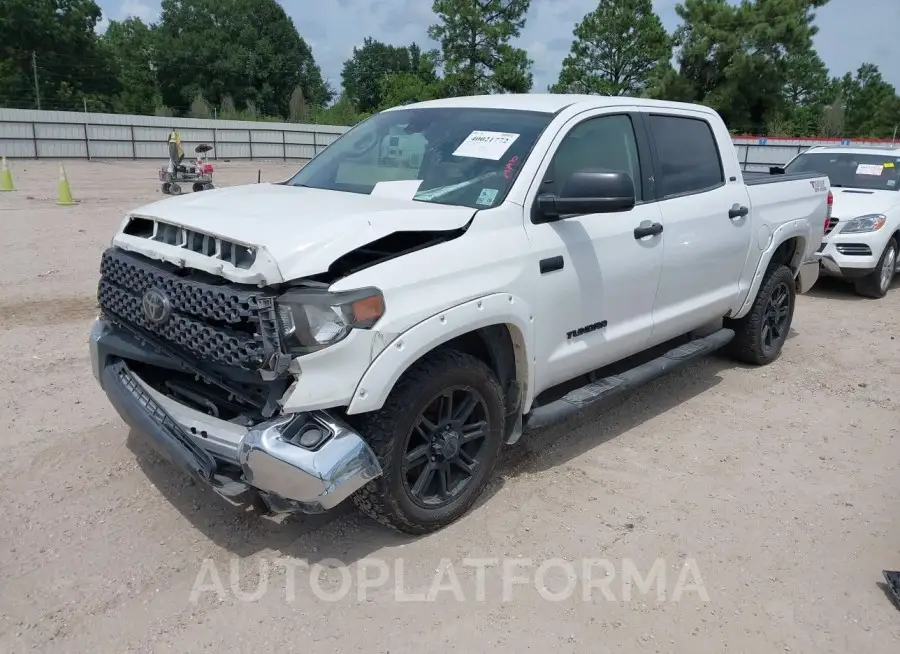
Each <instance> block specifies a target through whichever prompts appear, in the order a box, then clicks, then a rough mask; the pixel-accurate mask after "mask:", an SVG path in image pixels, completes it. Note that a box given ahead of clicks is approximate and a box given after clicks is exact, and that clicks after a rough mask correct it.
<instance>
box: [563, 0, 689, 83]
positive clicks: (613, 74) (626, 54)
mask: <svg viewBox="0 0 900 654" xmlns="http://www.w3.org/2000/svg"><path fill="white" fill-rule="evenodd" d="M573 34H574V36H575V40H574V41H573V42H572V48H571V50H570V53H569V55H568V56H567V57H566V58H565V59H564V60H563V64H562V71H561V72H560V74H559V81H557V83H556V84H555V85H554V86H552V87H551V89H550V90H551V91H552V92H554V93H597V94H601V95H639V94H641V93H643V92H644V91H645V90H646V89H647V88H648V87H649V86H650V85H651V83H652V82H653V81H654V77H653V75H654V72H655V71H656V70H657V69H658V68H660V67H661V66H662V67H665V66H668V65H669V63H668V61H669V59H670V58H671V57H672V44H671V42H670V39H669V35H668V34H667V33H666V30H665V28H664V27H663V25H662V21H660V19H659V16H657V15H656V14H655V13H654V11H653V4H652V2H651V0H600V2H599V3H598V4H597V8H596V9H594V11H592V12H590V13H589V14H587V15H586V16H585V17H584V19H583V20H582V21H581V22H580V23H578V24H577V25H576V26H575V29H574V31H573Z"/></svg>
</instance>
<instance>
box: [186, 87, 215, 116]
mask: <svg viewBox="0 0 900 654" xmlns="http://www.w3.org/2000/svg"><path fill="white" fill-rule="evenodd" d="M190 116H191V118H212V117H213V110H212V107H210V106H209V103H208V102H207V101H206V99H205V98H204V97H203V93H198V94H197V95H196V96H195V97H194V101H193V102H191V112H190Z"/></svg>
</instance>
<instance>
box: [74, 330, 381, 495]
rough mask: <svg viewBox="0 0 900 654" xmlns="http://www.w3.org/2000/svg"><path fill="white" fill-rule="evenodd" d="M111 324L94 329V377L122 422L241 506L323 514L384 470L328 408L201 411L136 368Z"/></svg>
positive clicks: (92, 363)
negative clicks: (248, 414)
mask: <svg viewBox="0 0 900 654" xmlns="http://www.w3.org/2000/svg"><path fill="white" fill-rule="evenodd" d="M122 349H123V348H122V347H121V345H120V342H119V341H117V339H116V335H115V333H114V328H113V326H112V325H111V324H110V323H109V322H107V321H106V320H104V319H102V318H98V319H97V320H96V321H95V322H94V325H93V327H92V329H91V334H90V354H91V365H92V367H93V371H94V376H95V377H96V378H97V380H98V381H99V383H100V385H101V387H102V388H103V390H104V391H105V392H106V395H107V397H108V398H109V400H110V402H111V403H112V405H113V406H114V408H115V409H116V411H117V412H118V413H119V415H120V416H121V417H122V419H123V420H125V422H127V423H128V424H129V425H131V426H132V427H133V428H134V429H135V431H136V432H138V433H139V434H140V435H142V436H143V437H145V438H146V439H147V440H148V441H149V442H150V444H151V445H152V446H153V447H154V449H156V450H157V451H159V452H160V454H162V455H163V456H164V457H165V458H167V459H168V460H169V461H171V462H172V463H173V464H175V465H176V466H178V467H180V468H181V469H183V470H184V471H186V472H187V473H188V474H190V475H191V476H192V477H194V478H195V479H197V480H199V481H201V482H203V483H205V484H207V485H209V486H210V487H212V489H213V490H215V491H216V492H217V493H218V494H219V495H221V496H222V497H224V498H226V499H227V500H229V501H230V502H232V503H234V504H238V505H242V504H250V503H255V502H256V501H257V500H262V502H264V503H265V504H266V506H267V507H268V508H269V509H270V510H272V511H274V512H295V511H296V512H302V513H320V512H323V511H327V510H329V509H331V508H334V507H335V506H337V505H338V504H340V503H341V502H343V501H344V500H345V499H347V498H348V497H349V496H350V495H352V494H353V493H355V492H356V491H357V490H359V489H360V488H362V487H363V486H364V485H365V484H367V483H368V482H369V481H371V480H372V479H375V478H376V477H378V476H380V475H381V466H380V465H379V463H378V460H377V458H376V457H375V453H374V452H373V451H372V449H371V448H370V447H369V446H368V445H367V444H366V442H365V441H364V440H363V439H362V437H361V436H360V435H359V434H357V433H356V432H354V431H353V430H352V429H351V428H350V427H348V426H347V425H345V424H344V423H343V422H341V421H340V420H338V419H336V418H335V417H333V416H331V415H330V414H328V413H327V412H325V411H310V412H303V413H291V414H284V415H281V416H278V417H275V418H273V419H271V420H269V421H267V422H263V423H260V424H257V425H254V426H252V427H244V426H242V425H239V424H236V423H233V422H227V421H224V420H220V419H218V418H214V417H212V416H209V415H206V414H204V413H201V412H199V411H196V410H194V409H192V408H190V407H187V406H185V405H183V404H180V403H178V402H176V401H175V400H173V399H171V398H169V397H167V396H165V395H163V394H162V393H159V392H158V391H156V390H155V389H153V388H151V387H150V386H149V385H148V384H147V383H146V382H144V381H143V380H142V379H141V378H140V376H138V375H137V374H136V373H135V372H134V371H132V370H131V369H130V368H129V366H128V364H127V360H126V359H125V358H123V357H122V354H127V352H123V351H122Z"/></svg>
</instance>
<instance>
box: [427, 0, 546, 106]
mask: <svg viewBox="0 0 900 654" xmlns="http://www.w3.org/2000/svg"><path fill="white" fill-rule="evenodd" d="M530 5H531V0H434V4H433V5H432V9H433V10H434V12H435V13H436V14H437V16H438V19H439V20H440V22H439V23H437V24H435V25H432V26H431V27H429V28H428V35H429V36H430V37H431V38H432V39H434V40H435V41H437V42H438V43H440V44H441V54H442V64H443V69H444V93H446V94H449V95H474V94H485V93H504V92H505V93H527V92H528V91H530V90H531V86H532V83H533V76H532V74H531V65H532V63H533V62H532V61H531V59H529V58H528V54H527V53H526V52H525V51H524V50H522V49H520V48H515V47H513V46H511V45H510V44H509V42H510V40H511V39H513V38H515V37H518V36H519V34H520V32H521V30H522V28H523V27H524V26H525V14H526V13H527V12H528V8H529V6H530Z"/></svg>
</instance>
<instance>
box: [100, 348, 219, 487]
mask: <svg viewBox="0 0 900 654" xmlns="http://www.w3.org/2000/svg"><path fill="white" fill-rule="evenodd" d="M100 375H101V385H102V386H103V390H104V391H106V395H107V397H109V401H110V402H111V403H112V405H113V407H114V408H115V409H116V411H117V412H118V413H119V415H120V416H122V419H123V420H125V422H127V423H128V424H129V425H130V426H131V427H133V428H134V430H135V431H136V432H138V433H139V434H141V435H142V436H144V437H145V439H146V440H147V441H148V442H149V444H150V445H151V446H153V448H154V449H155V450H157V451H158V452H159V453H160V454H161V455H162V456H164V457H165V458H166V459H167V460H168V461H170V462H171V463H172V464H173V465H176V466H178V467H179V468H181V469H182V470H184V471H185V472H187V473H188V474H189V475H191V476H192V477H194V478H195V479H198V480H199V481H202V482H204V483H210V482H211V481H212V478H213V475H215V473H216V470H217V468H218V464H217V463H216V460H215V459H214V458H213V457H212V455H211V454H209V452H207V451H206V450H204V449H203V448H201V447H200V446H199V445H197V444H196V443H194V442H193V441H192V440H191V437H190V436H188V435H187V434H186V433H185V432H184V431H183V430H182V429H181V427H179V426H178V424H177V423H176V422H175V421H174V420H172V418H171V416H169V414H167V413H166V412H165V411H164V410H163V409H162V407H160V406H159V405H158V404H157V403H156V402H155V401H154V400H153V398H151V397H150V395H149V394H147V393H146V392H145V391H144V389H143V388H141V386H140V384H139V383H138V382H137V380H136V379H135V377H134V375H133V374H132V373H131V371H130V370H129V369H128V366H127V365H125V362H124V361H122V360H121V359H118V360H115V359H113V360H110V361H109V362H108V363H107V364H106V365H105V366H103V368H102V370H101V373H100Z"/></svg>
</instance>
